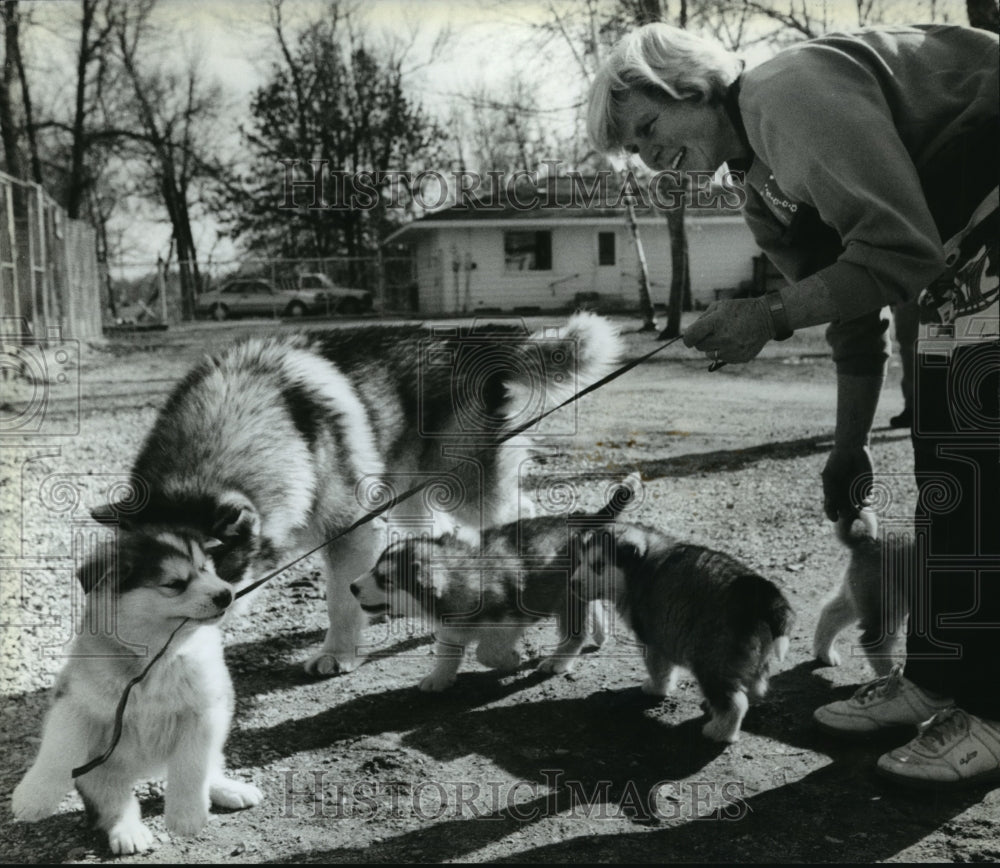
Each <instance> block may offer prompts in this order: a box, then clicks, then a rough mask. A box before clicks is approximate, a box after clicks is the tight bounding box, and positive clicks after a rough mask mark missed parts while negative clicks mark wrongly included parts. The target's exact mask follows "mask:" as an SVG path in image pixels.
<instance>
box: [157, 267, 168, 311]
mask: <svg viewBox="0 0 1000 868" xmlns="http://www.w3.org/2000/svg"><path fill="white" fill-rule="evenodd" d="M165 271H166V267H165V264H164V262H163V257H162V256H157V257H156V285H157V286H158V287H159V293H160V319H161V320H162V321H163V324H164V325H166V324H167V276H166V274H164V272H165Z"/></svg>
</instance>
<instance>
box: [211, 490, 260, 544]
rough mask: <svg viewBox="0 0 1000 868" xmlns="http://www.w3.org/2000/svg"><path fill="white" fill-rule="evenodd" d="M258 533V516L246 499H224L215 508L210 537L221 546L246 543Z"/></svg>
mask: <svg viewBox="0 0 1000 868" xmlns="http://www.w3.org/2000/svg"><path fill="white" fill-rule="evenodd" d="M259 533H260V516H259V515H258V514H257V510H256V509H254V507H253V504H252V503H250V501H249V500H247V499H246V498H243V497H239V498H226V499H225V500H221V501H220V502H219V504H218V505H217V506H216V508H215V515H214V516H213V519H212V536H213V537H215V539H216V540H217V541H219V542H220V543H222V544H223V545H231V544H232V543H247V542H250V541H251V540H253V539H254V538H256V536H257V535H258V534H259Z"/></svg>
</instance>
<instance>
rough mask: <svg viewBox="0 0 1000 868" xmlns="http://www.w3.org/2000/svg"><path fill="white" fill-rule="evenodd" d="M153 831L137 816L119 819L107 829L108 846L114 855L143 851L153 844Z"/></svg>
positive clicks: (127, 854)
mask: <svg viewBox="0 0 1000 868" xmlns="http://www.w3.org/2000/svg"><path fill="white" fill-rule="evenodd" d="M153 840H154V839H153V833H152V832H150V831H149V829H148V827H147V826H146V824H145V823H143V822H142V820H140V819H139V818H138V817H129V818H128V819H125V820H119V821H118V822H117V823H115V824H114V825H113V826H112V827H111V828H110V829H109V830H108V846H109V847H111V852H112V853H114V854H115V855H116V856H129V855H131V854H132V853H143V852H145V851H146V850H148V849H149V848H150V847H152V846H153Z"/></svg>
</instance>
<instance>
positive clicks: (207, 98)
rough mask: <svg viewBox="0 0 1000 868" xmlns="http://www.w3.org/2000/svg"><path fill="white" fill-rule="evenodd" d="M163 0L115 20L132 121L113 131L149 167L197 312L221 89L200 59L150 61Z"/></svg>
mask: <svg viewBox="0 0 1000 868" xmlns="http://www.w3.org/2000/svg"><path fill="white" fill-rule="evenodd" d="M155 2H156V0H141V2H135V3H130V4H127V5H125V4H123V5H122V7H121V9H120V14H118V15H117V16H116V17H115V21H114V37H115V44H116V49H117V61H118V63H120V64H121V71H122V73H123V75H124V77H125V80H126V81H127V82H128V85H129V102H128V106H127V107H128V110H129V111H128V115H129V118H130V120H131V123H132V125H131V126H130V127H128V128H125V129H109V130H108V131H107V134H108V135H111V134H117V135H118V136H119V137H120V138H121V140H122V141H124V142H126V143H129V144H130V145H131V150H130V153H129V154H128V156H129V157H131V160H132V164H133V165H135V166H139V165H145V166H146V179H147V181H148V182H149V184H150V192H151V193H153V194H155V196H156V197H157V198H159V200H160V202H161V204H162V205H163V206H164V208H165V209H166V211H167V216H168V218H169V220H170V225H171V229H172V237H173V242H174V245H175V249H176V252H177V259H178V263H179V266H180V275H181V309H182V316H183V317H184V318H185V319H191V318H193V316H194V303H195V299H196V296H197V294H198V292H200V288H201V275H200V272H199V267H198V252H197V249H196V247H195V241H194V233H193V230H192V218H191V213H192V200H193V197H194V192H195V188H196V186H197V185H198V183H199V182H200V181H201V180H203V179H208V178H212V177H215V176H216V174H217V173H218V168H217V167H216V166H215V165H214V164H213V160H212V159H211V158H210V157H209V156H208V154H209V153H210V152H211V150H212V149H211V146H210V142H209V141H208V131H209V130H210V128H211V123H212V118H214V117H215V116H216V115H218V113H219V111H220V108H221V104H222V95H221V90H220V88H219V87H218V85H217V84H214V83H207V82H206V81H205V80H204V76H203V73H202V71H201V68H200V65H199V63H198V61H197V59H196V58H191V59H189V61H188V63H187V66H186V68H184V69H183V70H180V71H178V70H176V69H171V68H165V67H158V66H156V65H155V64H154V63H153V62H151V60H150V56H151V51H150V45H151V43H152V34H151V32H152V25H151V22H150V15H151V13H152V11H153V8H154V6H155Z"/></svg>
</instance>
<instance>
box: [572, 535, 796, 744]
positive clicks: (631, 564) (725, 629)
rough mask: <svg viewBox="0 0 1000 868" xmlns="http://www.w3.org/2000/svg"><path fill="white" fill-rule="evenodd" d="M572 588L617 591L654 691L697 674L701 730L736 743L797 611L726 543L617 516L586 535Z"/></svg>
mask: <svg viewBox="0 0 1000 868" xmlns="http://www.w3.org/2000/svg"><path fill="white" fill-rule="evenodd" d="M572 590H573V593H574V594H576V595H578V596H579V597H581V598H582V599H584V600H594V599H609V600H613V601H614V603H615V605H616V607H617V609H618V612H619V613H620V614H621V616H622V618H623V620H624V621H625V622H626V623H627V624H628V625H629V626H630V627H631V628H632V631H633V632H634V633H635V636H636V638H637V639H638V640H639V642H640V643H641V644H642V646H643V651H644V655H645V663H646V669H647V670H648V672H649V679H648V680H647V681H646V683H645V684H644V685H643V690H644V691H645V692H646V693H649V694H652V695H655V696H665V695H666V694H667V693H669V692H670V691H671V690H672V689H673V688H674V685H675V682H676V677H677V668H678V667H683V668H685V669H687V670H689V671H690V672H691V673H692V674H693V675H694V676H695V678H696V679H697V680H698V684H699V685H700V686H701V690H702V693H703V694H704V696H705V699H706V701H707V705H708V710H709V712H710V714H711V720H709V721H708V723H706V724H705V726H704V727H703V729H702V732H703V733H704V734H705V736H706V737H708V738H710V739H713V740H715V741H723V742H734V741H736V740H737V739H738V738H739V735H740V726H741V724H742V722H743V717H744V715H745V714H746V711H747V708H748V707H749V704H750V701H751V700H754V699H758V698H760V697H762V696H763V695H764V693H765V692H766V691H767V681H768V676H769V671H770V663H771V659H772V658H777V659H778V660H782V659H784V656H785V653H786V652H787V650H788V641H789V639H788V637H789V633H790V630H791V627H792V623H793V620H794V615H793V613H792V608H791V606H790V605H789V602H788V600H787V599H786V598H785V596H784V594H782V592H781V591H780V590H779V589H778V587H777V586H776V585H774V583H773V582H771V581H769V580H768V579H765V578H764V577H763V576H760V575H758V574H757V573H755V572H754V571H753V570H751V569H750V568H749V567H747V566H745V565H743V564H741V563H740V562H739V561H738V560H736V559H735V558H733V557H730V556H729V555H726V554H724V553H722V552H717V551H713V550H711V549H708V548H705V547H704V546H699V545H691V544H688V543H683V542H678V541H677V540H675V539H673V538H671V537H669V536H667V535H666V534H664V533H662V532H661V531H659V530H657V529H656V528H653V527H649V526H647V525H644V524H637V523H630V522H622V521H619V522H617V523H615V524H614V525H612V526H610V527H609V528H607V529H606V530H605V531H598V532H596V533H593V534H591V535H590V537H589V538H588V539H586V540H585V541H584V544H583V551H582V554H581V558H580V565H579V568H578V569H577V571H576V573H575V574H574V579H573V585H572Z"/></svg>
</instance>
